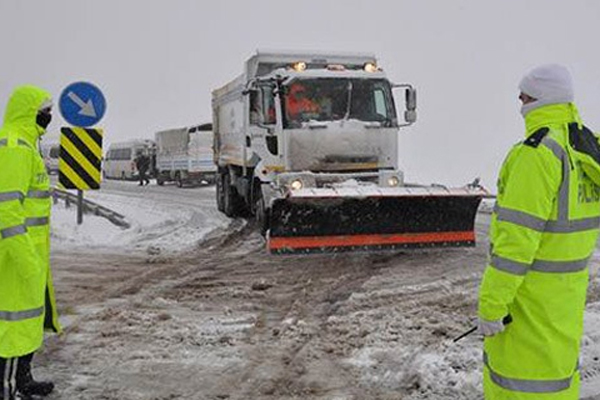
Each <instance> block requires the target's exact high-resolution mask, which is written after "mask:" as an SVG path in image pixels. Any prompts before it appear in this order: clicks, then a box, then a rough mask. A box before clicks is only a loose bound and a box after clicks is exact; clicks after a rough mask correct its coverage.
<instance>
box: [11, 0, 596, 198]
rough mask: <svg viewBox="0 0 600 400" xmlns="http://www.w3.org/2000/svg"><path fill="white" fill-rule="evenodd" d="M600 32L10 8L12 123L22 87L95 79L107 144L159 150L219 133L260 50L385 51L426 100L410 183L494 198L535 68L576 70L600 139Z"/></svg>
mask: <svg viewBox="0 0 600 400" xmlns="http://www.w3.org/2000/svg"><path fill="white" fill-rule="evenodd" d="M599 20H600V1H595V0H570V1H563V0H502V1H498V0H491V1H486V0H413V1H409V0H384V1H380V0H343V1H342V0H302V1H285V0H278V1H275V0H249V1H242V0H238V1H232V0H219V1H204V0H168V1H167V0H164V1H158V0H96V1H92V0H51V1H48V0H26V1H25V0H0V45H1V46H0V48H1V49H2V57H1V58H0V71H1V72H0V110H2V112H3V110H4V108H5V104H6V100H7V97H8V96H9V95H10V93H11V91H12V89H13V88H14V87H15V86H17V85H19V84H23V83H32V84H36V85H39V86H42V87H44V88H46V89H47V90H49V91H50V92H52V94H53V96H54V97H55V99H57V98H58V97H59V95H60V93H61V91H62V89H64V88H65V87H66V86H67V85H68V84H69V83H72V82H75V81H80V80H85V81H90V82H93V83H95V84H96V85H97V86H99V87H100V88H101V89H102V91H103V92H104V94H105V96H106V98H107V103H108V110H107V113H106V115H105V118H104V119H103V120H102V122H101V123H100V125H99V126H101V127H103V128H104V129H105V132H106V133H105V135H106V136H105V140H106V141H107V142H116V141H121V140H127V139H133V138H153V135H154V132H155V131H157V130H160V129H166V128H170V127H178V126H185V125H191V124H195V123H202V122H207V121H210V119H211V105H210V98H211V97H210V96H211V90H213V89H215V88H217V87H220V86H222V85H223V84H225V83H227V82H228V81H229V80H231V79H233V78H234V77H236V76H237V75H239V74H240V73H241V72H242V68H243V63H244V61H245V60H246V58H248V57H249V56H251V55H252V54H253V52H254V51H255V50H256V49H258V48H266V49H290V50H294V49H296V50H312V49H315V50H320V51H327V50H332V51H344V52H349V51H360V52H373V53H375V54H376V55H377V56H378V58H379V60H380V64H381V66H382V67H383V68H384V70H385V71H386V72H387V74H388V76H389V78H390V79H391V80H392V81H394V82H397V83H400V82H410V83H412V84H414V85H415V86H416V87H417V89H418V90H419V97H418V100H419V106H418V113H419V115H418V118H419V120H418V122H417V124H415V125H414V126H413V127H410V128H407V129H404V130H402V131H401V132H400V135H401V141H400V143H401V148H400V158H401V167H402V168H403V169H404V170H405V173H406V176H407V179H408V180H410V181H418V182H421V183H431V182H438V183H449V184H463V183H466V182H467V181H470V180H472V179H473V178H474V177H476V176H481V177H482V178H483V183H484V184H485V185H486V186H488V187H489V188H491V189H493V190H494V191H495V180H496V174H497V169H498V168H499V166H500V164H501V162H502V160H503V157H504V155H505V154H506V152H507V150H508V149H509V148H510V146H511V145H512V144H513V143H515V142H517V141H518V140H520V139H521V137H522V136H523V132H524V130H523V121H522V118H521V115H520V113H519V102H518V100H517V95H518V89H517V85H518V82H519V80H520V79H521V77H522V75H523V74H524V73H525V72H526V71H527V70H529V69H531V68H532V67H534V66H536V65H539V64H543V63H549V62H553V63H562V64H564V65H566V66H567V67H568V68H569V69H570V70H571V72H572V74H573V77H574V81H575V90H576V103H577V105H578V106H579V108H580V111H581V114H582V116H583V118H584V120H585V121H586V122H587V125H589V126H590V127H591V128H592V129H594V130H600V49H599V47H598V37H599V33H598V21H599ZM55 116H56V118H55V119H54V121H53V122H52V124H51V126H50V130H51V131H52V132H54V133H56V132H58V131H59V130H60V127H61V126H63V125H64V122H63V121H62V120H61V118H60V117H59V116H58V113H55Z"/></svg>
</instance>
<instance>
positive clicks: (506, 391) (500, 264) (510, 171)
mask: <svg viewBox="0 0 600 400" xmlns="http://www.w3.org/2000/svg"><path fill="white" fill-rule="evenodd" d="M525 123H526V128H527V139H526V140H525V141H524V142H522V143H519V144H517V145H516V146H514V147H513V149H512V150H511V151H510V152H509V154H508V156H507V158H506V160H505V161H504V164H503V166H502V169H501V172H500V176H499V179H498V198H497V202H496V207H495V210H494V213H493V214H492V222H491V227H490V244H491V248H490V259H489V264H488V266H487V267H486V270H485V272H484V276H483V280H482V283H481V288H480V293H479V316H480V317H481V318H483V319H485V320H489V321H493V320H500V319H502V318H503V317H504V316H506V315H507V314H510V315H511V316H512V319H513V321H512V323H510V324H508V325H507V326H506V328H505V330H504V332H502V333H499V334H497V335H495V336H492V337H489V338H486V339H485V341H484V393H485V398H486V399H487V400H492V399H494V400H496V399H498V400H500V399H501V400H533V399H538V400H540V399H553V400H576V399H579V372H578V371H579V364H578V357H579V348H580V340H581V336H582V334H583V312H584V308H585V299H586V291H587V286H588V280H589V272H588V268H587V263H588V260H589V258H590V256H591V255H592V252H593V251H594V249H595V247H596V240H597V238H598V231H599V226H600V186H599V185H600V164H599V162H600V147H598V141H597V139H596V137H595V136H594V135H593V134H592V133H591V132H590V131H589V130H587V128H584V127H583V125H582V124H581V120H580V118H579V114H578V112H577V109H576V107H575V105H574V104H572V103H569V104H554V105H547V106H543V107H540V108H539V109H535V110H532V111H530V112H529V113H528V114H527V115H526V117H525Z"/></svg>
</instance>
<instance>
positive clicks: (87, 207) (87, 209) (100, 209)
mask: <svg viewBox="0 0 600 400" xmlns="http://www.w3.org/2000/svg"><path fill="white" fill-rule="evenodd" d="M51 191H52V199H53V201H54V204H56V203H57V202H58V200H62V201H64V202H65V206H66V207H67V208H69V207H70V206H74V207H77V195H76V194H73V193H70V192H67V191H66V190H62V189H58V188H52V189H51ZM83 212H84V213H85V214H93V215H97V216H99V217H103V218H106V219H107V220H109V221H110V222H112V223H113V224H115V225H117V226H118V227H121V228H123V229H127V228H130V227H131V225H130V224H129V223H128V222H127V221H126V220H125V216H124V215H122V214H119V213H118V212H116V211H113V210H111V209H109V208H106V207H104V206H101V205H100V204H98V203H95V202H93V201H90V200H86V199H83Z"/></svg>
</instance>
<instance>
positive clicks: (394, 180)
mask: <svg viewBox="0 0 600 400" xmlns="http://www.w3.org/2000/svg"><path fill="white" fill-rule="evenodd" d="M387 184H388V186H390V187H396V186H398V185H400V179H398V177H397V176H390V177H389V178H388V181H387Z"/></svg>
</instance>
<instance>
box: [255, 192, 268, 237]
mask: <svg viewBox="0 0 600 400" xmlns="http://www.w3.org/2000/svg"><path fill="white" fill-rule="evenodd" d="M254 219H255V220H256V224H257V225H258V229H259V231H260V234H261V235H263V236H266V235H267V231H268V230H269V209H268V208H267V205H266V203H265V199H264V197H263V195H262V190H260V187H259V188H257V189H256V193H255V201H254Z"/></svg>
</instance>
